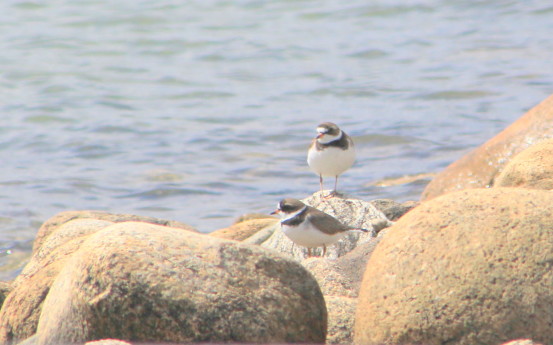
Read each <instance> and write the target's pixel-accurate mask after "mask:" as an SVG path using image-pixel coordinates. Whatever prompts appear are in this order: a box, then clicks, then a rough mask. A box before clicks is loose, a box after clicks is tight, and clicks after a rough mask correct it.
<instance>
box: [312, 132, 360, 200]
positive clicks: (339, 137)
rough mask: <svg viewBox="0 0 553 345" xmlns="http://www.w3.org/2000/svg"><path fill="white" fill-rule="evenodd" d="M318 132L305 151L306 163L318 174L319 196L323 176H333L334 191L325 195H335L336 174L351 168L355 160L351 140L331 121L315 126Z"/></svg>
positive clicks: (338, 174)
mask: <svg viewBox="0 0 553 345" xmlns="http://www.w3.org/2000/svg"><path fill="white" fill-rule="evenodd" d="M317 132H318V133H319V134H318V135H317V137H315V139H313V142H312V143H311V146H310V147H309V150H308V151H307V164H309V167H310V168H311V170H313V171H314V172H315V173H317V174H318V175H319V183H320V187H321V196H322V192H323V177H334V178H335V180H334V191H333V192H332V193H330V194H329V195H327V196H326V197H332V196H334V195H336V187H337V186H338V176H340V174H342V173H343V172H344V171H346V170H348V169H349V168H351V166H352V165H353V162H354V161H355V149H354V148H353V140H351V138H350V137H349V135H347V134H346V133H345V132H344V131H342V130H341V129H340V128H339V127H338V126H336V125H335V124H334V123H332V122H323V123H321V124H320V125H319V126H317Z"/></svg>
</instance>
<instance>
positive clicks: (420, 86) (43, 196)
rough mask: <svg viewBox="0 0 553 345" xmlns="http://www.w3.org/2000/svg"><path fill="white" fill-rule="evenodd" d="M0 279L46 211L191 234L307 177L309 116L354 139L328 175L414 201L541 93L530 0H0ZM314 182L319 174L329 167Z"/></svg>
mask: <svg viewBox="0 0 553 345" xmlns="http://www.w3.org/2000/svg"><path fill="white" fill-rule="evenodd" d="M0 13H2V21H0V38H1V40H0V43H1V45H2V46H1V53H0V71H1V74H0V114H1V119H2V121H1V123H0V161H1V168H0V279H10V278H13V277H14V276H15V275H16V274H17V273H18V272H19V269H20V268H21V267H22V265H23V264H24V263H25V260H26V259H27V258H28V255H29V253H30V248H31V245H32V241H33V238H34V236H35V233H36V230H37V229H38V227H39V225H40V224H41V223H42V222H43V221H44V220H46V219H48V218H49V217H51V216H53V215H54V214H56V213H57V212H60V211H65V210H80V209H97V210H106V211H110V212H120V213H134V214H140V215H147V216H154V217H159V218H167V219H174V220H179V221H182V222H185V223H188V224H191V225H193V226H195V227H197V228H198V229H199V230H201V231H204V232H208V231H212V230H215V229H217V228H220V227H224V226H227V225H229V224H230V223H232V221H233V220H234V219H235V218H236V217H237V216H239V215H241V214H243V213H249V212H269V211H271V210H272V209H273V208H274V206H275V204H276V202H277V201H278V200H279V199H280V198H282V197H285V196H293V197H304V196H307V195H309V194H311V193H312V192H315V191H316V190H317V189H318V178H317V177H316V176H315V175H314V174H313V173H311V172H310V171H309V170H308V168H307V166H306V163H305V154H306V147H307V145H308V144H309V141H310V140H311V138H312V137H313V136H314V134H315V131H314V130H315V127H316V125H317V124H318V123H319V122H322V121H333V122H336V123H338V124H339V125H340V126H341V127H342V128H343V129H344V130H346V131H347V132H348V133H349V134H350V135H352V136H353V137H354V140H355V141H356V145H357V151H358V161H357V163H356V165H355V166H354V167H353V168H352V169H351V170H350V171H348V172H347V173H346V174H344V175H343V177H342V178H341V181H340V186H339V187H340V188H339V189H340V190H342V191H345V192H348V193H350V194H352V195H355V196H359V197H362V198H364V199H374V198H392V199H396V200H399V201H402V200H408V199H417V198H418V197H419V194H420V193H421V191H422V190H423V188H424V185H425V183H426V182H427V181H418V182H413V183H410V184H405V185H398V186H393V187H376V186H373V185H372V184H371V183H372V182H374V181H377V180H380V179H384V178H391V177H400V176H403V175H410V174H418V173H426V172H434V171H439V170H440V169H442V168H443V167H445V166H446V165H447V164H449V163H450V162H451V161H453V160H455V159H456V158H458V157H460V156H461V155H462V154H464V153H465V152H467V151H468V150H470V149H471V148H474V147H476V146H478V145H479V144H481V143H482V142H484V141H485V140H487V139H488V138H490V137H491V136H493V135H494V134H495V133H496V132H498V131H500V130H501V129H502V128H504V127H505V126H507V125H508V124H509V123H511V122H512V121H513V120H515V119H516V118H518V117H519V116H520V115H522V114H523V113H524V112H525V111H526V110H527V109H528V108H530V107H532V106H534V105H535V104H537V103H538V102H539V101H541V100H542V99H544V98H545V97H546V96H548V95H549V94H550V93H552V91H553V82H552V81H553V68H552V61H553V40H552V39H551V37H552V36H553V5H551V3H549V2H547V1H538V0H534V1H531V0H530V1H500V0H488V1H476V0H473V1H468V0H466V1H455V0H453V1H451V0H449V1H445V0H443V1H439V0H427V1H424V0H413V1H410V0H409V1H407V0H401V1H400V0H385V1H384V0H382V1H379V0H371V1H362V0H352V1H336V0H275V1H261V0H257V1H213V0H201V1H200V0H196V1H170V0H160V1H136V0H122V1H105V0H103V1H101V0H83V1H62V0H54V1H36V2H31V1H28V2H25V1H14V0H7V1H2V3H1V4H0ZM327 186H328V187H330V186H331V181H328V184H327Z"/></svg>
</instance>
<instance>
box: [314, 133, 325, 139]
mask: <svg viewBox="0 0 553 345" xmlns="http://www.w3.org/2000/svg"><path fill="white" fill-rule="evenodd" d="M324 135H325V134H324V133H319V134H318V135H317V138H316V139H320V138H322V137H324Z"/></svg>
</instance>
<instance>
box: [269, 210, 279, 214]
mask: <svg viewBox="0 0 553 345" xmlns="http://www.w3.org/2000/svg"><path fill="white" fill-rule="evenodd" d="M280 212H281V211H280V210H274V211H273V212H271V214H277V213H280Z"/></svg>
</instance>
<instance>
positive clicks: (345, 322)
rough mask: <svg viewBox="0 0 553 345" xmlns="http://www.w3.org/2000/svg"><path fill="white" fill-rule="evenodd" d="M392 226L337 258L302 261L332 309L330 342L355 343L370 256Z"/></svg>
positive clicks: (327, 305) (329, 326) (328, 307)
mask: <svg viewBox="0 0 553 345" xmlns="http://www.w3.org/2000/svg"><path fill="white" fill-rule="evenodd" d="M387 231H388V229H384V230H383V231H381V232H379V234H378V236H377V237H375V238H373V239H372V240H371V241H370V242H366V243H363V244H360V245H359V246H358V247H357V248H355V249H354V250H352V251H351V252H349V253H347V254H345V255H344V256H341V257H339V258H337V259H335V260H328V259H326V258H318V257H314V258H309V259H306V260H303V261H302V265H303V266H304V267H305V268H307V269H308V270H309V271H310V272H311V273H312V274H313V276H314V277H315V279H317V282H318V283H319V286H320V287H321V291H322V292H323V295H324V296H325V301H326V308H327V311H328V332H327V339H326V342H327V344H351V343H353V325H354V320H355V306H356V304H357V296H358V294H359V287H360V285H361V281H362V279H363V272H364V270H365V267H366V264H367V261H368V259H369V258H370V256H371V254H372V252H373V250H374V249H375V248H376V245H377V244H378V242H379V241H380V239H381V238H382V235H384V234H385V233H386V232H387Z"/></svg>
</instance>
